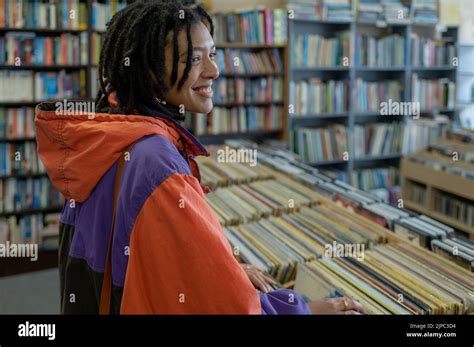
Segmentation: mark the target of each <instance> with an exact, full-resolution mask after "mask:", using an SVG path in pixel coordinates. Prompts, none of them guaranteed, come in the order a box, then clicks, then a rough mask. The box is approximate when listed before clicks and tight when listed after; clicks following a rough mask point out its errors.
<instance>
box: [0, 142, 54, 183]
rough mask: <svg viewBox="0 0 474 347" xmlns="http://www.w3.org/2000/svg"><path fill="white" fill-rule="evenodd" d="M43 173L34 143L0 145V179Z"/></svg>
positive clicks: (43, 169)
mask: <svg viewBox="0 0 474 347" xmlns="http://www.w3.org/2000/svg"><path fill="white" fill-rule="evenodd" d="M45 172H46V171H45V168H44V166H43V164H42V163H41V161H40V160H39V158H38V152H37V150H36V143H35V142H32V141H26V142H23V143H4V142H2V143H0V177H1V176H7V175H27V174H39V173H45Z"/></svg>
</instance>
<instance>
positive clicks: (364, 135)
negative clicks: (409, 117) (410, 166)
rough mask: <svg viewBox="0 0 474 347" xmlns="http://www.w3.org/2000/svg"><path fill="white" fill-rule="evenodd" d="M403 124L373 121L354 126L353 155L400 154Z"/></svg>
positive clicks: (361, 156)
mask: <svg viewBox="0 0 474 347" xmlns="http://www.w3.org/2000/svg"><path fill="white" fill-rule="evenodd" d="M403 134H404V124H403V123H401V122H393V123H373V124H366V125H355V126H354V140H355V147H354V155H355V157H356V158H363V157H372V156H374V157H376V156H383V155H392V154H400V153H401V152H402V144H403Z"/></svg>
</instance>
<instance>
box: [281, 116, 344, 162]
mask: <svg viewBox="0 0 474 347" xmlns="http://www.w3.org/2000/svg"><path fill="white" fill-rule="evenodd" d="M290 142H291V143H292V144H293V147H292V148H294V151H295V152H296V153H298V154H299V155H300V156H301V157H302V158H303V160H305V161H307V162H318V161H328V160H344V159H345V160H349V152H348V150H349V133H348V131H347V128H346V127H345V126H343V125H340V124H334V125H330V126H327V127H324V128H305V127H298V128H296V129H295V130H294V131H293V132H292V134H291V139H290Z"/></svg>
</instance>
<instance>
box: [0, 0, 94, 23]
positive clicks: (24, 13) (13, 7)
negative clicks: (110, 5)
mask: <svg viewBox="0 0 474 347" xmlns="http://www.w3.org/2000/svg"><path fill="white" fill-rule="evenodd" d="M1 4H2V6H1V7H0V27H1V28H27V29H52V30H62V29H64V30H66V29H67V30H86V29H87V22H88V16H87V3H85V2H82V1H80V0H57V1H50V2H44V1H29V0H5V1H3V2H1Z"/></svg>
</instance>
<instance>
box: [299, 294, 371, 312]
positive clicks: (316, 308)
mask: <svg viewBox="0 0 474 347" xmlns="http://www.w3.org/2000/svg"><path fill="white" fill-rule="evenodd" d="M308 305H309V308H310V309H311V312H313V314H365V313H366V311H365V309H364V307H363V306H362V305H361V304H360V303H359V302H357V301H355V300H352V299H349V298H344V297H342V298H331V299H325V300H318V301H312V302H310V303H308Z"/></svg>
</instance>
